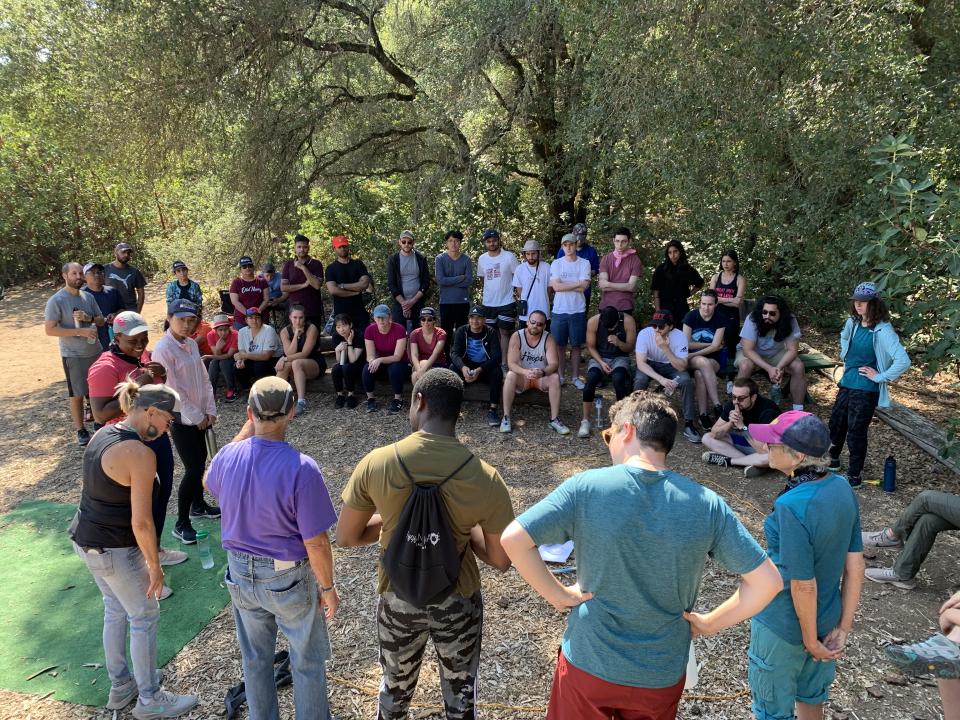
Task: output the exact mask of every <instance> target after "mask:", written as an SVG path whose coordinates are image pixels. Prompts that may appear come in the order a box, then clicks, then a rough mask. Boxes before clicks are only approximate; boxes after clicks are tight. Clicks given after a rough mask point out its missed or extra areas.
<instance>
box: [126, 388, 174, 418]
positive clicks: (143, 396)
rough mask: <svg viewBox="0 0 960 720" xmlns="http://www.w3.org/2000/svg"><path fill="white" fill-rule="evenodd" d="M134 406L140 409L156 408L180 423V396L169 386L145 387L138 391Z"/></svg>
mask: <svg viewBox="0 0 960 720" xmlns="http://www.w3.org/2000/svg"><path fill="white" fill-rule="evenodd" d="M133 406H134V407H138V408H150V407H155V408H157V409H158V410H163V411H164V412H168V413H170V414H171V415H173V419H174V420H176V421H177V422H180V395H179V394H178V393H177V391H176V390H174V389H173V388H172V387H170V386H169V385H161V384H156V385H143V386H142V387H141V388H140V389H139V390H137V396H136V397H135V398H134V399H133Z"/></svg>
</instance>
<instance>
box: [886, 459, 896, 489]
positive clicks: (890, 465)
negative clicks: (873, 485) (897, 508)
mask: <svg viewBox="0 0 960 720" xmlns="http://www.w3.org/2000/svg"><path fill="white" fill-rule="evenodd" d="M896 489H897V459H896V458H895V457H894V456H893V455H888V456H887V461H886V462H885V463H884V464H883V491H884V492H890V493H892V492H893V491H894V490H896Z"/></svg>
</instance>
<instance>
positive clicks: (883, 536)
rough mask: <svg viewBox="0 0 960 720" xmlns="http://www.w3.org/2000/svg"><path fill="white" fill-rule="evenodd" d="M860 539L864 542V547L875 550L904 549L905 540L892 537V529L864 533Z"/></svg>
mask: <svg viewBox="0 0 960 720" xmlns="http://www.w3.org/2000/svg"><path fill="white" fill-rule="evenodd" d="M860 537H861V538H862V540H863V546H864V547H875V548H898V547H903V540H900V539H899V538H892V537H890V528H884V529H883V530H877V531H876V532H862V533H860Z"/></svg>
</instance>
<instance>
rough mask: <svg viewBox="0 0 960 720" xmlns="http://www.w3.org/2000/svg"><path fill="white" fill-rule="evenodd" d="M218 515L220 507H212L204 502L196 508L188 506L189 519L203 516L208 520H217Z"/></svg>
mask: <svg viewBox="0 0 960 720" xmlns="http://www.w3.org/2000/svg"><path fill="white" fill-rule="evenodd" d="M219 517H220V508H218V507H214V506H213V505H207V504H206V503H204V504H203V505H201V506H200V507H198V508H190V519H191V520H203V519H205V518H207V519H210V520H217V519H219Z"/></svg>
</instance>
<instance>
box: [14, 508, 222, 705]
mask: <svg viewBox="0 0 960 720" xmlns="http://www.w3.org/2000/svg"><path fill="white" fill-rule="evenodd" d="M75 509H76V508H75V507H74V506H72V505H61V504H57V503H49V502H25V503H22V504H21V505H19V506H17V507H16V508H15V509H14V510H12V511H11V512H10V513H8V514H6V515H3V516H0V557H3V558H4V559H5V560H4V562H2V563H0V608H2V611H0V687H3V688H6V689H7V690H14V691H16V692H23V693H32V694H36V695H46V694H47V693H49V692H51V691H53V695H51V697H53V698H54V699H56V700H64V701H66V702H71V703H78V704H82V705H105V704H106V702H107V693H108V692H109V691H110V679H109V678H108V677H107V671H106V668H104V667H103V664H104V656H103V642H102V639H101V634H102V631H103V599H102V596H101V595H100V590H99V588H97V585H96V583H94V581H93V577H92V576H91V575H90V572H89V571H88V570H87V568H86V566H85V565H84V564H83V561H82V560H81V559H80V558H79V557H78V556H77V555H76V553H74V551H73V545H72V544H71V542H70V538H69V537H67V534H66V528H67V525H68V524H69V523H70V519H71V518H72V517H73V514H74V511H75ZM173 525H174V519H173V518H169V519H168V520H167V524H166V526H165V528H164V535H165V537H164V538H163V542H164V544H165V545H166V547H169V548H171V549H173V548H178V549H183V550H186V551H187V552H188V553H189V554H190V559H189V560H187V561H186V562H185V563H181V564H180V565H175V566H173V567H166V568H164V571H165V573H166V578H167V584H168V585H170V587H171V588H173V595H172V596H171V597H169V598H167V599H166V600H164V601H163V602H161V603H160V626H159V631H158V636H157V664H158V666H159V667H162V666H163V665H165V664H166V663H168V662H169V661H170V660H171V658H173V656H174V655H176V654H177V653H178V652H179V651H180V649H181V648H183V646H184V645H186V644H187V643H188V642H190V640H191V639H192V638H193V637H195V636H196V635H197V633H199V632H200V631H201V630H202V629H203V628H204V627H205V626H206V624H207V623H208V622H210V620H211V619H212V618H213V617H214V616H215V615H216V614H217V613H219V612H220V611H221V610H223V608H224V607H225V606H226V605H227V603H228V602H229V601H230V596H229V594H228V593H227V590H226V588H225V587H224V586H223V568H224V566H225V564H226V555H225V554H224V552H223V549H222V548H221V547H220V523H219V522H217V521H211V520H203V521H200V522H198V523H196V524H195V527H196V528H197V529H198V530H201V529H202V530H207V531H208V532H209V533H210V545H211V549H212V550H213V555H214V566H213V568H211V569H210V570H204V569H203V568H201V567H200V559H199V557H198V555H197V549H196V546H195V545H190V546H181V545H180V543H179V542H178V541H177V540H175V539H174V538H172V537H170V532H169V531H170V528H172V527H173ZM93 663H96V664H99V665H100V667H99V668H95V667H84V665H85V664H93ZM51 665H56V667H55V668H54V669H52V670H49V671H47V672H44V673H42V674H40V675H39V676H37V677H35V678H33V679H32V680H27V678H28V677H29V676H30V675H33V674H34V673H36V672H38V671H41V670H43V669H44V668H47V667H49V666H51ZM131 671H132V668H131Z"/></svg>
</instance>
